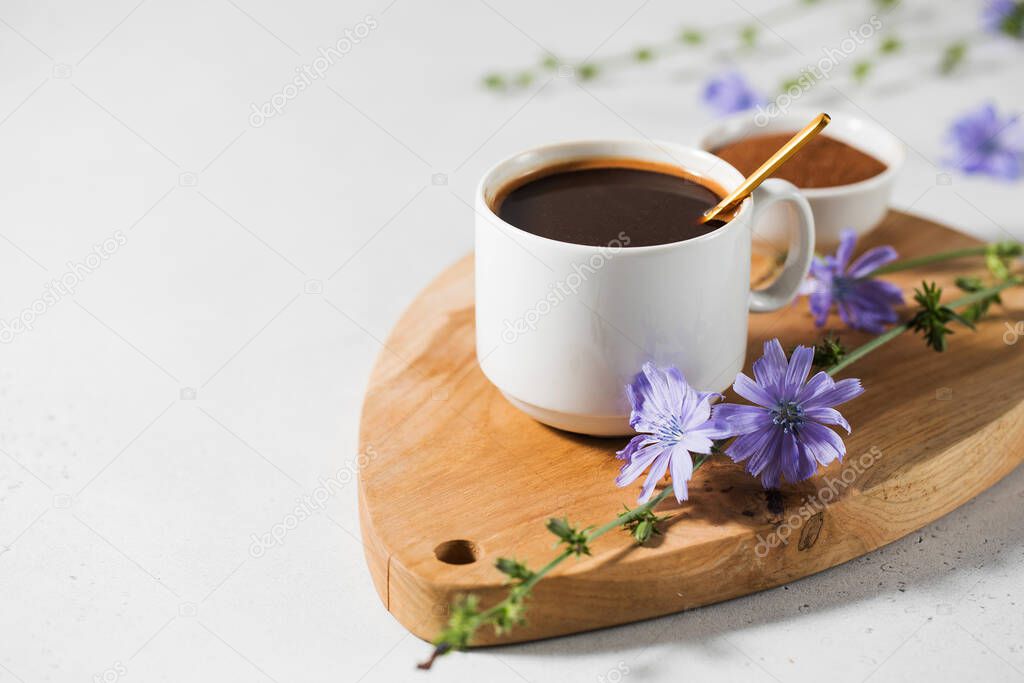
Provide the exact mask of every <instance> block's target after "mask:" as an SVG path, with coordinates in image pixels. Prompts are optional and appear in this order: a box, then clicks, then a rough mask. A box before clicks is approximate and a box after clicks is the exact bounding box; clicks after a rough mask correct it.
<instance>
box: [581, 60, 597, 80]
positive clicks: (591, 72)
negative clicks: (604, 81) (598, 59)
mask: <svg viewBox="0 0 1024 683" xmlns="http://www.w3.org/2000/svg"><path fill="white" fill-rule="evenodd" d="M576 73H577V74H579V77H580V80H584V81H589V80H592V79H594V78H596V77H597V74H598V68H597V66H596V65H594V64H581V65H580V68H579V69H577V70H576Z"/></svg>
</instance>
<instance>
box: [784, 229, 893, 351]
mask: <svg viewBox="0 0 1024 683" xmlns="http://www.w3.org/2000/svg"><path fill="white" fill-rule="evenodd" d="M856 245H857V233H855V232H854V231H853V230H849V229H847V230H843V232H842V233H841V234H840V238H839V248H838V249H836V253H835V255H834V256H824V257H818V258H816V259H814V262H813V263H811V270H810V274H809V276H808V279H807V282H805V283H804V286H803V289H802V290H801V291H802V292H803V293H804V294H807V295H808V302H809V303H810V307H811V313H813V314H814V324H815V325H817V326H818V327H823V326H824V325H825V321H826V320H828V315H829V313H830V312H831V310H832V308H833V306H834V307H836V308H838V309H839V317H840V318H841V319H842V321H843V324H845V325H846V326H847V327H852V328H854V329H858V330H864V331H866V332H871V333H872V334H880V333H881V332H882V331H883V330H884V329H885V326H886V325H888V324H891V323H894V322H896V320H897V318H898V316H897V315H896V311H895V310H893V307H894V306H900V305H902V304H903V292H901V291H900V288H899V287H897V286H896V285H894V284H892V283H891V282H885V281H883V280H874V279H871V278H870V277H869V276H870V274H871V272H872V271H873V270H875V269H876V268H879V267H880V266H883V265H885V264H886V263H890V262H892V261H895V260H896V259H897V258H899V254H897V253H896V250H895V249H893V248H892V247H889V246H885V247H875V248H874V249H868V250H867V251H865V252H864V253H863V254H861V255H860V257H858V258H857V260H856V261H854V262H853V263H850V258H851V257H852V256H853V250H854V248H855V247H856Z"/></svg>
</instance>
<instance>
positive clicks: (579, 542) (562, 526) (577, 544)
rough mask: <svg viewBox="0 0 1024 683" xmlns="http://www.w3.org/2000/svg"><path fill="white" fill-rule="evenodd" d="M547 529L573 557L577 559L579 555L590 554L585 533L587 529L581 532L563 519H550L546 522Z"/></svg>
mask: <svg viewBox="0 0 1024 683" xmlns="http://www.w3.org/2000/svg"><path fill="white" fill-rule="evenodd" d="M547 527H548V531H550V532H551V533H553V534H554V535H555V536H558V538H559V539H560V540H561V543H562V544H564V545H565V547H566V550H567V551H569V552H570V553H572V554H573V555H576V556H577V557H578V556H580V555H589V554H590V547H589V546H588V545H587V542H588V540H589V539H588V537H587V531H588V530H589V528H588V529H583V530H582V531H580V530H577V529H576V528H575V527H573V526H572V525H571V524H569V520H568V519H566V518H565V517H563V518H562V519H556V518H554V517H552V518H551V519H549V520H548V524H547ZM556 545H557V544H556Z"/></svg>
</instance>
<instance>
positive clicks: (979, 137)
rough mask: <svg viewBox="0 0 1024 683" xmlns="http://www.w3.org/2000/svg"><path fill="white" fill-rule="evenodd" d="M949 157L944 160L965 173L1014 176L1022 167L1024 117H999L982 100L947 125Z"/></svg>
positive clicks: (1007, 178)
mask: <svg viewBox="0 0 1024 683" xmlns="http://www.w3.org/2000/svg"><path fill="white" fill-rule="evenodd" d="M947 136H948V142H949V145H950V150H951V152H952V155H953V156H952V157H951V158H949V159H947V161H946V164H947V165H948V166H952V167H953V168H957V169H959V170H961V171H963V172H964V173H968V174H984V175H990V176H993V177H995V178H1001V179H1003V180H1016V179H1017V178H1019V177H1020V175H1021V171H1022V169H1024V121H1021V117H1020V116H1019V115H1017V116H1007V117H1005V118H1004V117H1001V116H999V113H998V112H997V111H996V108H995V105H993V104H985V105H982V106H981V107H979V108H977V109H975V110H973V111H970V112H968V113H967V114H965V115H963V116H962V117H960V118H959V119H957V120H956V121H954V122H953V124H952V126H950V129H949V133H948V134H947Z"/></svg>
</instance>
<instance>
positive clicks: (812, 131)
mask: <svg viewBox="0 0 1024 683" xmlns="http://www.w3.org/2000/svg"><path fill="white" fill-rule="evenodd" d="M831 120H832V118H831V117H830V116H829V115H828V114H825V113H821V114H818V115H817V116H816V117H815V118H814V120H813V121H811V122H810V123H808V124H807V125H806V126H804V127H803V128H802V129H801V130H800V131H799V132H798V133H797V134H796V135H794V136H793V137H791V138H790V139H789V142H787V143H786V144H784V145H783V146H782V147H780V148H779V151H777V152H776V153H775V154H773V155H771V156H770V157H768V161H766V162H764V163H763V164H761V166H760V168H758V169H757V170H756V171H754V172H753V173H751V174H750V175H749V176H747V178H746V180H744V181H743V182H742V183H740V186H739V187H737V188H736V189H735V190H733V191H732V192H730V193H729V195H728V196H727V197H726V198H725V199H723V200H722V201H720V202H719V203H718V204H716V205H715V206H714V207H712V208H710V209H708V210H707V211H705V212H704V216H703V217H702V218H701V221H700V222H701V223H706V222H707V221H710V220H712V219H714V218H715V217H716V216H718V215H719V214H720V213H722V212H723V211H725V210H727V209H730V208H732V207H733V206H735V205H737V204H739V203H740V202H741V201H743V200H744V199H746V198H747V197H748V196H749V195H750V193H751V192H753V191H754V189H755V188H757V186H758V185H760V184H761V183H763V182H764V181H765V180H766V179H767V178H768V177H769V176H770V175H771V174H773V173H775V171H777V170H778V168H779V166H782V164H784V163H786V162H787V161H789V159H790V157H792V156H793V155H794V154H796V153H797V152H799V151H800V148H801V147H803V146H804V145H806V144H807V143H808V142H810V141H811V138H813V137H814V136H815V135H817V134H818V133H820V132H821V129H822V128H824V127H825V126H827V125H828V123H829V121H831Z"/></svg>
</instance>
